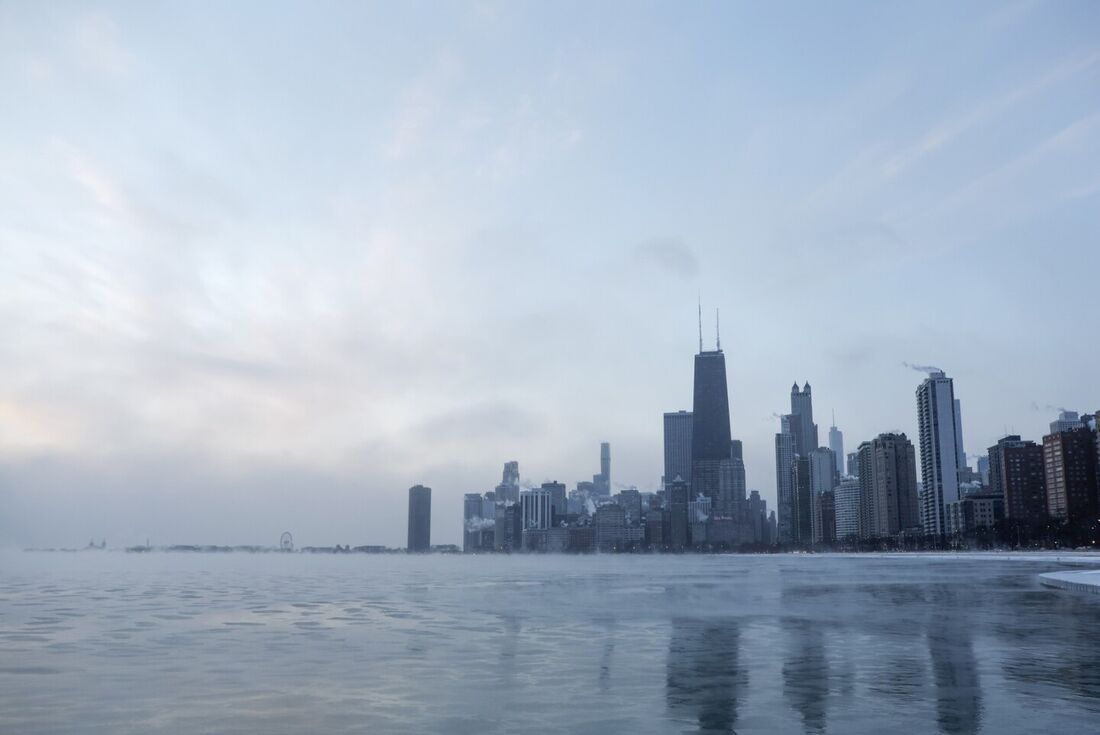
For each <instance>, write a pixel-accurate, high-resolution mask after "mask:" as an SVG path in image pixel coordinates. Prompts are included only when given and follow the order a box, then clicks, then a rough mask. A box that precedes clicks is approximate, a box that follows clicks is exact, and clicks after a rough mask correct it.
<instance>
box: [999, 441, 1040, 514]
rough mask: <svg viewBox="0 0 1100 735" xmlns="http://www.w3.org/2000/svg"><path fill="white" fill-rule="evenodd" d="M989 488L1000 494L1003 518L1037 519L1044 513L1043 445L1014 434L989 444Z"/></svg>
mask: <svg viewBox="0 0 1100 735" xmlns="http://www.w3.org/2000/svg"><path fill="white" fill-rule="evenodd" d="M989 492H990V493H992V494H994V495H1000V496H1001V497H1003V498H1004V501H1005V503H1004V513H1005V517H1006V518H1011V519H1013V520H1017V521H1023V522H1026V523H1041V522H1042V521H1043V520H1045V519H1046V516H1047V482H1046V470H1045V467H1044V464H1043V448H1042V447H1041V446H1040V445H1038V444H1036V443H1035V442H1033V441H1025V440H1023V439H1021V438H1020V437H1019V436H1018V435H1012V436H1006V437H1004V438H1003V439H1001V440H999V441H998V442H997V443H996V444H995V445H993V446H992V447H990V448H989Z"/></svg>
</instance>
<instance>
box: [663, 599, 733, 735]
mask: <svg viewBox="0 0 1100 735" xmlns="http://www.w3.org/2000/svg"><path fill="white" fill-rule="evenodd" d="M740 644H741V630H740V624H739V623H738V621H737V620H735V619H733V618H720V619H709V620H704V619H696V618H677V619H674V620H673V621H672V635H671V637H670V639H669V644H668V666H667V677H666V686H665V697H666V699H667V704H668V710H669V713H670V715H671V716H672V718H673V719H675V720H683V721H688V720H693V721H696V722H697V723H698V725H699V731H700V732H708V733H709V732H713V733H719V732H725V733H728V732H733V731H734V727H735V726H736V724H737V706H738V701H739V700H740V699H741V698H742V697H743V696H744V695H745V691H746V689H747V685H748V674H747V672H746V671H745V669H744V667H743V665H742V662H741V657H740Z"/></svg>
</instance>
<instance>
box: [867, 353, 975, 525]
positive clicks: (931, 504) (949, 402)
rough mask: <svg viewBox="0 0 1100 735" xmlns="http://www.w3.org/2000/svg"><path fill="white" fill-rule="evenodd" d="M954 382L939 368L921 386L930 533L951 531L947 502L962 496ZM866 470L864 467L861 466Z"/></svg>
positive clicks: (924, 519)
mask: <svg viewBox="0 0 1100 735" xmlns="http://www.w3.org/2000/svg"><path fill="white" fill-rule="evenodd" d="M957 406H958V404H957V403H956V402H955V384H954V381H953V380H952V379H951V378H949V377H947V376H946V375H944V373H943V372H942V371H939V370H935V371H932V372H931V373H929V375H928V377H927V378H926V379H925V380H924V382H923V383H921V384H920V387H919V388H917V424H918V426H919V427H920V465H921V480H922V482H923V486H924V494H923V497H922V501H923V507H922V508H921V523H922V525H923V527H924V533H925V534H927V535H941V534H946V533H947V522H946V517H945V515H944V505H945V504H946V503H953V502H955V501H956V500H958V499H959V469H960V466H959V457H960V455H962V442H961V441H960V438H959V434H960V433H961V420H960V419H958V418H957V413H956V408H957ZM861 469H862V468H861Z"/></svg>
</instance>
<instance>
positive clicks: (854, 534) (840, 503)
mask: <svg viewBox="0 0 1100 735" xmlns="http://www.w3.org/2000/svg"><path fill="white" fill-rule="evenodd" d="M833 493H834V505H835V512H836V538H837V540H838V541H846V540H850V539H853V538H859V537H860V528H859V513H860V510H859V480H858V479H856V478H852V477H849V478H847V479H845V480H844V481H843V482H841V483H840V484H839V485H837V487H836V490H834V491H833Z"/></svg>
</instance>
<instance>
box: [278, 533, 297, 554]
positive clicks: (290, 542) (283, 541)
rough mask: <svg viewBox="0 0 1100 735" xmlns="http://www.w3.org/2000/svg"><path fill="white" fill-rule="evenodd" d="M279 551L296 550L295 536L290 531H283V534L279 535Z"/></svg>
mask: <svg viewBox="0 0 1100 735" xmlns="http://www.w3.org/2000/svg"><path fill="white" fill-rule="evenodd" d="M279 551H294V537H293V536H291V535H290V531H283V535H282V536H280V537H279Z"/></svg>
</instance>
